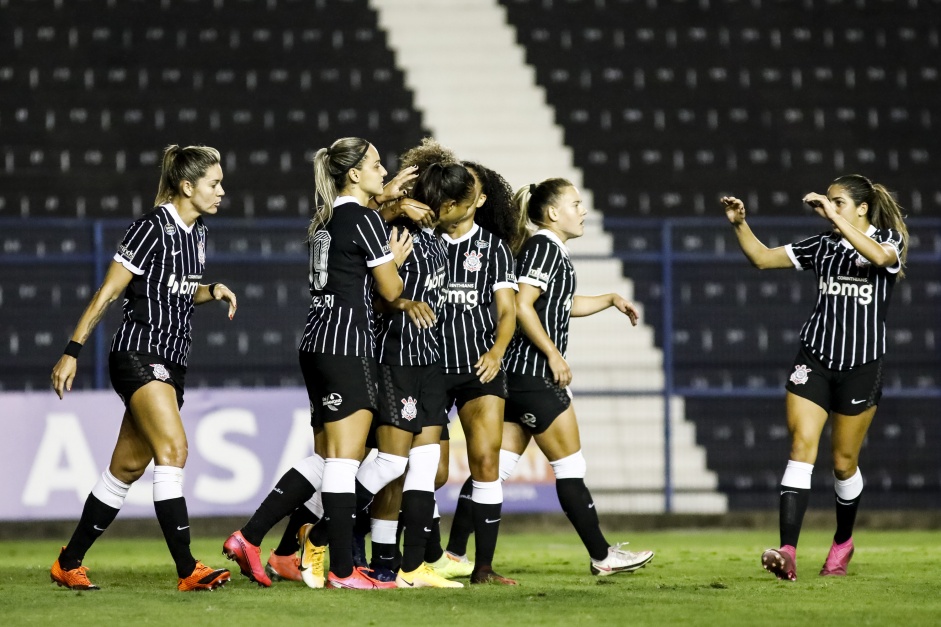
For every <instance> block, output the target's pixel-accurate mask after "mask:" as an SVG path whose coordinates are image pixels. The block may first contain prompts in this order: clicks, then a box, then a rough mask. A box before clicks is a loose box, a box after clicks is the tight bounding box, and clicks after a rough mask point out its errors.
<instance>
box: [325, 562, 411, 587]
mask: <svg viewBox="0 0 941 627" xmlns="http://www.w3.org/2000/svg"><path fill="white" fill-rule="evenodd" d="M327 587H328V588H347V589H350V590H379V589H383V588H395V587H397V586H396V585H395V580H393V581H379V580H378V579H373V578H372V577H370V576H369V575H367V574H366V569H365V568H363V567H362V566H356V567H354V568H353V573H352V574H351V575H350V576H349V577H343V578H340V577H337V576H336V575H334V574H333V573H332V572H331V573H328V574H327Z"/></svg>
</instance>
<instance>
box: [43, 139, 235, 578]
mask: <svg viewBox="0 0 941 627" xmlns="http://www.w3.org/2000/svg"><path fill="white" fill-rule="evenodd" d="M224 195H225V191H224V190H223V189H222V167H221V166H220V165H219V152H218V151H217V150H216V149H215V148H208V147H205V146H187V147H186V148H180V147H179V146H176V145H173V146H169V147H167V149H166V150H165V151H164V155H163V163H162V171H161V174H160V184H159V186H158V190H157V199H156V201H155V204H156V205H157V207H156V208H155V209H154V210H153V211H151V212H150V213H148V214H147V215H145V216H143V217H142V218H140V219H139V220H137V221H136V222H134V223H133V224H132V225H131V226H130V228H128V230H127V233H126V234H125V236H124V240H123V241H122V242H121V245H120V246H119V247H118V251H117V253H116V254H115V255H114V261H113V262H112V263H111V266H110V267H109V268H108V272H107V274H106V275H105V279H104V282H103V283H102V284H101V287H99V288H98V291H97V292H96V293H95V295H94V296H93V297H92V300H91V302H90V303H89V305H88V307H87V308H86V309H85V312H84V313H83V314H82V317H81V318H80V319H79V321H78V325H77V326H76V327H75V331H74V332H73V333H72V340H71V341H70V342H69V344H68V346H67V347H66V349H65V354H64V355H63V356H62V357H61V358H60V359H59V362H58V363H57V364H56V365H55V368H53V370H52V387H53V389H54V390H55V391H56V394H58V395H59V398H62V397H63V394H64V392H65V391H67V390H71V389H72V380H73V379H74V378H75V372H76V370H77V368H78V361H77V359H78V356H79V351H80V350H81V348H82V344H84V342H85V341H86V340H87V339H88V337H89V336H90V335H91V333H92V331H93V330H94V328H95V326H96V325H97V324H98V322H99V321H100V320H101V318H102V317H103V316H104V314H105V311H106V309H107V308H108V306H109V305H110V304H111V303H113V302H114V301H115V300H116V299H118V298H119V297H120V296H121V293H122V292H123V293H124V299H125V300H124V316H123V320H122V322H121V326H120V327H119V328H118V331H117V333H115V335H114V339H113V341H112V343H111V354H110V356H109V359H108V365H109V370H110V375H111V384H112V386H114V389H115V391H116V392H117V393H118V396H120V397H121V400H122V401H123V402H124V405H125V407H126V410H125V412H124V418H123V420H122V422H121V430H120V432H119V433H118V441H117V443H116V444H115V446H114V452H113V453H112V456H111V464H110V465H109V466H108V468H107V469H106V470H105V471H104V472H103V473H102V474H101V479H99V481H98V483H97V484H95V486H94V487H93V488H92V491H91V494H89V495H88V499H87V500H86V501H85V507H84V509H83V510H82V517H81V519H80V520H79V523H78V526H77V527H76V529H75V532H74V533H73V534H72V539H71V540H69V543H68V545H66V546H65V547H64V548H63V549H62V552H61V553H60V555H59V559H57V560H56V561H55V562H54V563H53V565H52V572H51V575H52V580H53V581H54V582H55V583H57V584H59V585H60V586H65V587H67V588H71V589H73V590H97V589H98V586H96V585H94V584H93V583H91V581H89V579H88V575H87V569H86V567H85V566H82V560H83V559H84V558H85V553H86V552H87V551H88V549H89V548H91V545H92V543H94V541H95V540H96V539H98V537H99V536H100V535H101V534H102V533H104V531H105V529H107V528H108V525H110V524H111V521H113V520H114V518H115V516H117V514H118V510H120V509H121V506H122V505H123V504H124V499H125V497H126V496H127V492H128V490H129V489H130V487H131V484H132V483H134V482H135V481H137V479H139V478H140V476H141V475H142V474H144V470H145V469H146V468H147V465H148V464H149V463H150V462H151V460H153V461H154V463H155V466H154V509H155V510H156V513H157V520H158V521H159V522H160V528H161V529H162V530H163V535H164V538H165V539H166V541H167V546H168V547H169V549H170V554H171V555H172V556H173V561H174V562H175V563H176V571H177V575H178V576H179V581H178V583H177V588H178V589H179V590H212V589H214V588H218V587H220V586H222V585H224V584H225V582H227V581H228V580H229V571H228V570H225V569H221V568H220V569H213V568H209V567H208V566H205V565H204V564H202V562H199V561H197V560H196V559H194V558H193V555H192V553H190V524H189V517H188V515H187V510H186V500H185V499H184V498H183V467H184V466H185V465H186V456H187V446H186V433H185V432H184V430H183V422H182V420H181V419H180V407H182V405H183V384H184V377H185V375H186V358H187V355H188V354H189V349H190V343H191V338H190V329H191V320H192V317H193V309H194V306H195V305H202V304H204V303H208V302H210V301H214V300H222V301H225V302H227V303H229V318H230V319H231V318H232V317H233V316H234V315H235V309H236V298H235V294H233V293H232V291H231V290H230V289H229V288H227V287H226V286H225V285H222V284H221V283H212V284H210V285H204V284H201V283H200V280H201V279H202V278H203V273H204V271H205V265H206V226H205V224H203V216H206V215H214V214H215V213H216V212H217V211H218V210H219V204H220V203H221V202H222V197H223V196H224Z"/></svg>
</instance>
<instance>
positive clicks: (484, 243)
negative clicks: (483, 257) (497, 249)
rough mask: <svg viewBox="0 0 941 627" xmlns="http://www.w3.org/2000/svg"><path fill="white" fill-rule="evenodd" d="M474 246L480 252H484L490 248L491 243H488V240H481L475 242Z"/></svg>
mask: <svg viewBox="0 0 941 627" xmlns="http://www.w3.org/2000/svg"><path fill="white" fill-rule="evenodd" d="M474 246H476V247H477V248H478V249H479V250H483V249H484V248H490V242H488V241H487V240H483V239H479V240H477V241H476V242H474Z"/></svg>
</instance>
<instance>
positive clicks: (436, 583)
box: [395, 562, 464, 588]
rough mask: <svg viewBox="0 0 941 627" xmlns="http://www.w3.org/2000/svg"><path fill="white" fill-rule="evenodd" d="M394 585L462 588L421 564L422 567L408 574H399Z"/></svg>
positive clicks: (462, 585) (460, 585) (458, 583)
mask: <svg viewBox="0 0 941 627" xmlns="http://www.w3.org/2000/svg"><path fill="white" fill-rule="evenodd" d="M395 585H396V586H398V587H399V588H463V587H464V584H462V583H461V582H459V581H449V580H447V579H445V578H444V577H442V576H441V575H439V574H438V573H436V572H435V570H434V569H433V568H432V567H431V566H429V565H428V564H425V563H424V562H422V565H421V566H419V567H418V568H416V569H415V570H413V571H412V572H410V573H403V572H402V571H401V570H399V574H398V575H397V576H396V578H395Z"/></svg>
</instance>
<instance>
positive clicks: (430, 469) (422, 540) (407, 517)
mask: <svg viewBox="0 0 941 627" xmlns="http://www.w3.org/2000/svg"><path fill="white" fill-rule="evenodd" d="M440 458H441V446H440V445H439V444H426V445H423V446H416V447H415V448H413V449H412V450H411V451H409V454H408V460H409V461H408V474H407V475H405V485H404V486H403V487H402V514H401V518H402V522H403V525H404V526H405V532H404V533H405V545H404V548H403V550H402V565H401V568H402V570H403V571H404V572H407V573H408V572H412V571H413V570H415V569H416V568H418V567H419V566H421V564H422V562H423V561H424V558H425V545H426V544H427V542H428V535H429V534H430V533H431V524H432V520H433V519H434V514H435V474H436V473H437V471H438V460H439V459H440Z"/></svg>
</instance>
